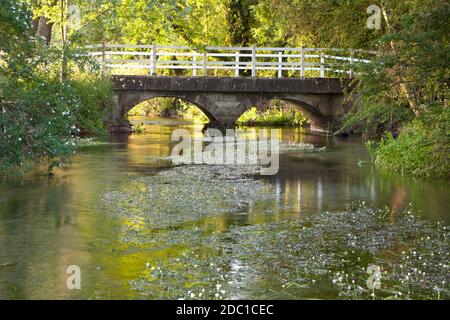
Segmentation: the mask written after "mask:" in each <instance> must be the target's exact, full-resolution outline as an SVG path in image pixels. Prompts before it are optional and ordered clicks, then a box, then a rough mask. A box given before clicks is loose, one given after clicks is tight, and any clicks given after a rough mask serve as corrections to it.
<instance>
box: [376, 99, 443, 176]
mask: <svg viewBox="0 0 450 320" xmlns="http://www.w3.org/2000/svg"><path fill="white" fill-rule="evenodd" d="M449 109H450V108H449V107H444V109H442V110H441V111H438V112H430V113H429V114H426V115H424V117H423V118H420V119H416V120H414V121H412V122H411V123H410V124H408V125H406V126H405V127H403V128H402V129H401V132H400V135H399V136H398V138H397V139H394V138H393V137H392V134H388V135H387V136H386V137H385V138H384V139H382V141H381V142H380V144H379V146H378V148H376V149H375V163H376V164H377V165H379V166H380V167H383V168H388V169H391V170H394V171H397V172H401V173H409V174H413V175H420V176H439V177H447V178H448V177H450V166H449V155H450V111H449Z"/></svg>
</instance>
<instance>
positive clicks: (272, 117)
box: [237, 106, 307, 127]
mask: <svg viewBox="0 0 450 320" xmlns="http://www.w3.org/2000/svg"><path fill="white" fill-rule="evenodd" d="M306 122H307V120H306V117H305V116H304V114H303V113H302V112H301V111H299V110H298V109H297V108H296V107H279V106H274V107H270V108H269V109H267V110H265V111H261V110H258V109H257V108H256V107H253V108H251V109H250V110H248V111H247V112H245V113H244V114H243V115H242V116H241V117H240V118H239V119H238V120H237V123H238V124H239V125H247V126H248V125H250V126H251V125H269V126H295V127H299V126H302V125H304V124H306Z"/></svg>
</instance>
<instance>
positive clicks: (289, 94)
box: [112, 76, 350, 130]
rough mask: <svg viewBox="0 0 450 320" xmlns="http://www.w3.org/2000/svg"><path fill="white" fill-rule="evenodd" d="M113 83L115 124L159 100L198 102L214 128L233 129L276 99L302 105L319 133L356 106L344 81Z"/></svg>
mask: <svg viewBox="0 0 450 320" xmlns="http://www.w3.org/2000/svg"><path fill="white" fill-rule="evenodd" d="M113 84H114V92H115V93H116V104H115V107H114V111H113V114H112V122H113V126H114V123H115V122H119V123H120V121H123V119H124V116H125V114H126V113H127V112H128V111H129V110H130V109H131V108H133V107H134V106H136V105H137V104H139V103H141V102H143V101H146V100H150V99H153V98H158V97H173V98H179V99H182V100H185V101H188V102H190V103H192V104H193V105H195V106H197V107H198V108H199V109H200V110H201V111H202V112H203V113H204V114H205V115H206V116H207V117H208V119H209V120H210V124H209V126H210V127H217V128H219V129H225V128H233V127H234V126H235V123H236V120H237V119H238V118H239V117H240V116H241V115H242V114H243V113H244V112H245V111H247V110H248V109H250V108H251V107H252V106H258V105H260V104H261V103H264V102H265V101H268V100H271V99H279V100H283V101H287V102H291V103H293V104H294V105H296V106H298V107H299V109H301V110H303V111H304V112H305V114H306V115H307V116H308V117H309V118H310V119H311V122H312V128H313V129H325V128H328V127H331V128H333V124H334V123H335V122H336V120H337V121H339V118H340V117H341V116H342V115H343V114H345V113H346V112H347V111H348V109H349V107H350V106H349V105H346V104H344V103H343V88H342V84H341V82H340V80H339V79H284V78H282V79H269V78H268V79H257V78H211V77H142V76H123V77H122V76H118V77H113ZM121 119H122V120H121ZM330 124H331V126H330ZM113 130H114V129H113Z"/></svg>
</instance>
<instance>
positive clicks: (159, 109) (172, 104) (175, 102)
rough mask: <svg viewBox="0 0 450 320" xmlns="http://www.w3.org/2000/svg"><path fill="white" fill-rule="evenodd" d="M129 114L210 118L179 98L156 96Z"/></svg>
mask: <svg viewBox="0 0 450 320" xmlns="http://www.w3.org/2000/svg"><path fill="white" fill-rule="evenodd" d="M128 115H130V116H150V117H177V118H183V119H187V120H194V121H198V122H208V118H207V117H206V116H205V114H204V113H203V112H202V111H201V110H200V109H199V108H198V107H196V106H195V105H193V104H191V103H189V102H187V101H184V100H181V99H177V98H156V99H151V100H148V101H144V102H142V103H140V104H138V105H137V106H136V107H134V108H133V109H131V110H130V111H129V112H128Z"/></svg>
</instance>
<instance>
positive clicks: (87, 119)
mask: <svg viewBox="0 0 450 320" xmlns="http://www.w3.org/2000/svg"><path fill="white" fill-rule="evenodd" d="M69 84H70V85H71V86H72V87H73V88H74V90H75V91H76V94H77V96H78V97H79V104H78V105H77V106H76V107H75V108H74V109H75V110H74V115H75V119H76V120H75V126H76V127H77V128H79V129H80V134H81V135H103V134H106V126H105V125H106V124H105V121H104V119H105V116H106V115H107V114H106V113H107V112H108V111H110V109H111V107H112V105H113V101H112V96H113V90H112V85H111V81H109V80H107V79H102V78H101V77H99V76H97V75H95V74H78V75H77V76H76V77H75V78H74V79H73V80H70V81H69Z"/></svg>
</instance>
